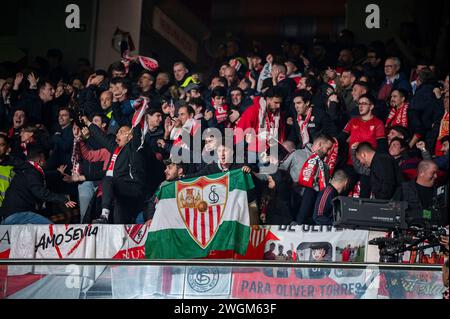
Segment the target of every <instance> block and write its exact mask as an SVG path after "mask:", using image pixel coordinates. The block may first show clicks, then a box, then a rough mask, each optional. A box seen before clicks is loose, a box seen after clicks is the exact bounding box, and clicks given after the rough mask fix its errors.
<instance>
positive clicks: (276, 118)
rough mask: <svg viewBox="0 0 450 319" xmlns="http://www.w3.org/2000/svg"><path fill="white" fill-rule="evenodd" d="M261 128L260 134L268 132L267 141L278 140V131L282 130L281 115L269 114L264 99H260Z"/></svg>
mask: <svg viewBox="0 0 450 319" xmlns="http://www.w3.org/2000/svg"><path fill="white" fill-rule="evenodd" d="M258 119H259V126H258V134H259V133H261V132H262V131H264V130H265V132H267V134H268V136H267V141H269V140H270V139H271V138H273V139H275V140H278V130H279V128H280V114H279V113H278V114H275V115H274V114H272V113H271V112H267V102H266V100H264V99H263V98H260V99H259V114H258Z"/></svg>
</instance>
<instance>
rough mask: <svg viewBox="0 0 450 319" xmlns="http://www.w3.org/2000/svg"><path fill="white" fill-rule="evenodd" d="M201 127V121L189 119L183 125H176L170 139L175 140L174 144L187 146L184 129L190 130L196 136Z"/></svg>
mask: <svg viewBox="0 0 450 319" xmlns="http://www.w3.org/2000/svg"><path fill="white" fill-rule="evenodd" d="M200 127H201V122H200V121H198V120H195V119H193V118H192V119H189V120H187V121H186V123H184V125H183V126H182V127H178V128H176V127H174V128H173V129H172V131H171V132H170V139H171V140H173V145H174V146H175V145H177V146H180V147H185V148H187V145H186V143H185V142H183V131H184V132H188V133H189V134H190V135H191V136H194V135H195V133H197V131H198V129H199V128H200Z"/></svg>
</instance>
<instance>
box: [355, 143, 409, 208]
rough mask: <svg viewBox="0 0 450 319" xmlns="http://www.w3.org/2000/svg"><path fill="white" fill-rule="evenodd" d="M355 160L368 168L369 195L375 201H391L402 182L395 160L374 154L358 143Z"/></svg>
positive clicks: (369, 148) (373, 150)
mask: <svg viewBox="0 0 450 319" xmlns="http://www.w3.org/2000/svg"><path fill="white" fill-rule="evenodd" d="M356 158H357V159H358V161H360V162H361V164H363V165H364V166H365V167H367V168H370V192H371V195H372V196H373V197H374V198H375V199H385V200H390V199H392V198H393V197H394V194H395V192H396V191H397V188H398V187H399V186H400V184H401V183H402V181H403V179H402V177H401V174H400V169H399V166H398V164H397V162H396V161H395V159H394V158H393V157H391V156H390V155H389V154H383V153H380V152H376V151H375V149H374V148H373V147H372V146H371V145H370V144H369V143H366V142H363V143H360V144H359V145H358V147H357V148H356ZM372 196H371V197H372ZM363 198H367V197H363Z"/></svg>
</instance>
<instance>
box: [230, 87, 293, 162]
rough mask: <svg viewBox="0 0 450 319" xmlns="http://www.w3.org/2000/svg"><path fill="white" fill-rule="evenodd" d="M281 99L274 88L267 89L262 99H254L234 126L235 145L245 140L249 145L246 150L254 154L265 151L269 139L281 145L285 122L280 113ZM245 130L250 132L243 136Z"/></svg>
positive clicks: (280, 95)
mask: <svg viewBox="0 0 450 319" xmlns="http://www.w3.org/2000/svg"><path fill="white" fill-rule="evenodd" d="M283 98H284V97H283V93H282V92H281V90H280V89H279V88H276V87H275V88H270V89H268V90H267V91H266V93H265V94H264V97H256V98H255V99H254V100H253V105H252V106H250V107H249V108H248V109H247V110H246V111H245V112H244V113H243V114H242V116H241V118H240V120H239V123H238V124H237V126H236V130H235V136H236V143H241V142H243V141H244V139H246V142H247V143H249V145H248V150H249V151H250V152H255V153H258V152H259V151H260V152H262V151H265V150H266V149H267V148H268V143H269V140H270V139H275V140H278V141H280V142H281V143H283V142H284V140H285V122H284V120H283V117H282V115H281V113H280V108H281V104H282V103H283ZM247 129H250V130H252V131H251V132H250V133H249V134H245V133H246V132H245V131H246V130H247ZM247 132H248V131H247Z"/></svg>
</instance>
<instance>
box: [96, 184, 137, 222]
mask: <svg viewBox="0 0 450 319" xmlns="http://www.w3.org/2000/svg"><path fill="white" fill-rule="evenodd" d="M143 188H144V187H143V186H142V185H141V184H139V183H130V182H127V181H122V180H120V179H115V178H113V177H109V176H106V177H105V178H103V197H102V208H106V209H109V210H110V211H111V210H112V209H113V215H112V217H113V223H114V224H132V223H133V222H134V220H135V219H136V216H137V215H138V214H139V213H140V212H141V211H142V209H143V205H144V194H143Z"/></svg>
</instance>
